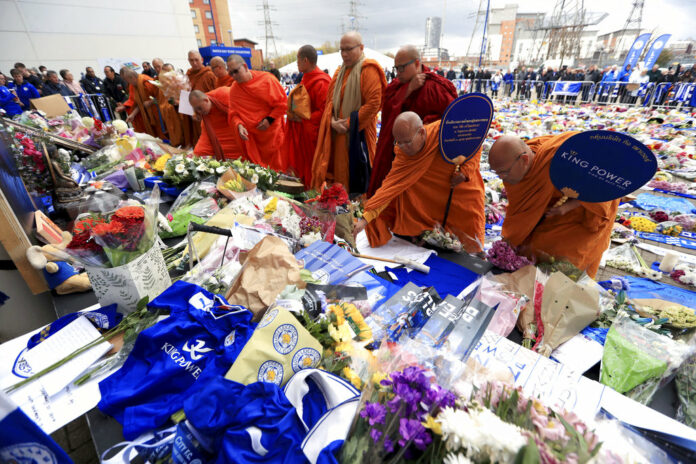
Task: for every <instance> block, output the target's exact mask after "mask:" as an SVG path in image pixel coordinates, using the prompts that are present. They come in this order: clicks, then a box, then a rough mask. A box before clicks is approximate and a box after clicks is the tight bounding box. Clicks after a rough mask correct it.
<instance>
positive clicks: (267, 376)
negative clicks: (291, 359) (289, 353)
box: [258, 361, 284, 385]
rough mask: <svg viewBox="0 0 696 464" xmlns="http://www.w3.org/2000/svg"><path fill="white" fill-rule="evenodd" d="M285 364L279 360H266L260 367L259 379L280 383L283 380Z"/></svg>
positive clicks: (260, 380)
mask: <svg viewBox="0 0 696 464" xmlns="http://www.w3.org/2000/svg"><path fill="white" fill-rule="evenodd" d="M283 372H284V371H283V365H282V364H280V363H279V362H278V361H266V362H265V363H263V364H261V367H260V368H259V375H258V381H259V382H269V383H274V384H276V385H280V384H281V383H282V382H283Z"/></svg>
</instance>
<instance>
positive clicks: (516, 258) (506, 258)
mask: <svg viewBox="0 0 696 464" xmlns="http://www.w3.org/2000/svg"><path fill="white" fill-rule="evenodd" d="M486 259H487V260H488V261H489V262H490V263H491V264H493V265H494V266H495V267H497V268H500V269H503V270H505V271H511V272H513V271H516V270H518V269H521V268H523V267H525V266H528V265H530V264H534V262H533V261H530V260H529V259H528V258H526V257H524V256H520V255H518V254H517V251H516V250H515V249H514V248H513V247H512V246H511V245H510V244H509V243H507V242H506V241H504V240H498V241H496V242H493V245H492V246H491V248H490V250H488V253H487V254H486Z"/></svg>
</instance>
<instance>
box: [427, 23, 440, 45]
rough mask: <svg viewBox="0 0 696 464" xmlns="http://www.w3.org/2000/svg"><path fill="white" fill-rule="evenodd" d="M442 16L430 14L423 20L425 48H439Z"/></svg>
mask: <svg viewBox="0 0 696 464" xmlns="http://www.w3.org/2000/svg"><path fill="white" fill-rule="evenodd" d="M441 37H442V18H440V17H438V16H432V17H429V18H426V20H425V48H440V38H441Z"/></svg>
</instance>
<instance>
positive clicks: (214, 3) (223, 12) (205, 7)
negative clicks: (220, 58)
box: [189, 0, 232, 47]
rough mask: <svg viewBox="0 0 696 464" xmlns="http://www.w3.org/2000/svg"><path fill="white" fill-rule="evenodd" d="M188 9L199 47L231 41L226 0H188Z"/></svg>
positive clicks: (228, 43) (224, 43) (226, 43)
mask: <svg viewBox="0 0 696 464" xmlns="http://www.w3.org/2000/svg"><path fill="white" fill-rule="evenodd" d="M189 9H190V10H191V20H192V21H193V30H194V32H195V33H196V42H197V43H198V46H199V47H207V46H208V45H230V44H231V43H232V37H231V36H232V33H231V32H230V31H231V30H232V25H231V23H230V10H229V8H228V7H227V0H189Z"/></svg>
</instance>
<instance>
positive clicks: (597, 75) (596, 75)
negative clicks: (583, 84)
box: [585, 69, 602, 84]
mask: <svg viewBox="0 0 696 464" xmlns="http://www.w3.org/2000/svg"><path fill="white" fill-rule="evenodd" d="M585 80H586V81H592V82H594V83H595V84H596V83H597V82H599V81H601V80H602V73H601V72H600V71H599V70H598V69H595V70H594V71H590V72H588V73H587V75H585Z"/></svg>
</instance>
